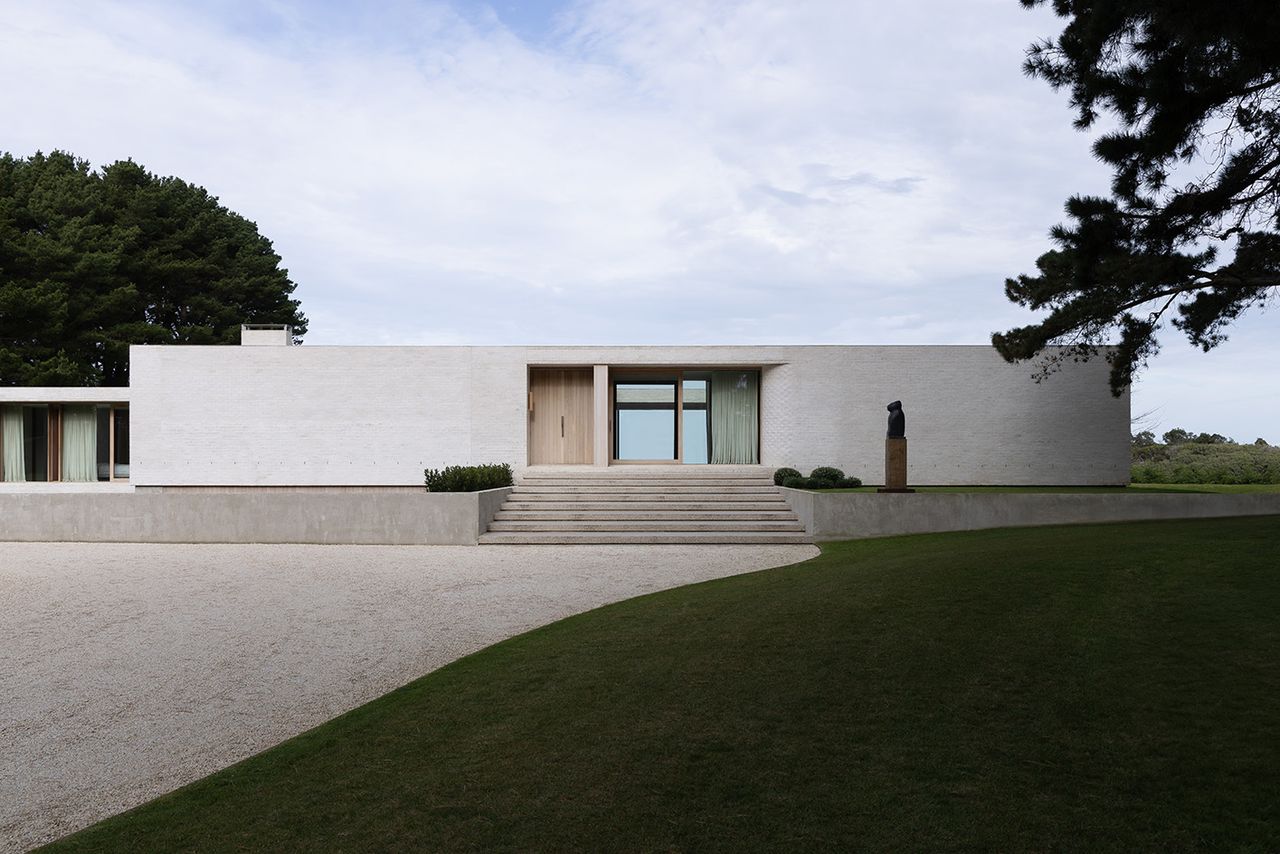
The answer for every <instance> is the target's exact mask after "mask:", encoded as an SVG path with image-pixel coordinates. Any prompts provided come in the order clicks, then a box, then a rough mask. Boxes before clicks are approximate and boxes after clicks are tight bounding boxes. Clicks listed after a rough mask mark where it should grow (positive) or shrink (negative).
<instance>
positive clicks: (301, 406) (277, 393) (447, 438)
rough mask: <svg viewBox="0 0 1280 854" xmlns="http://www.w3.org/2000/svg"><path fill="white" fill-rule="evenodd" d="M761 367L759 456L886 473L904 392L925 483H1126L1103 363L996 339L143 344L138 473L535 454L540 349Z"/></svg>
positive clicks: (216, 472)
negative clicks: (947, 342) (530, 386)
mask: <svg viewBox="0 0 1280 854" xmlns="http://www.w3.org/2000/svg"><path fill="white" fill-rule="evenodd" d="M531 364H532V365H554V364H563V365H584V366H585V365H595V364H611V365H615V366H625V365H669V366H691V367H692V366H708V367H714V366H716V365H722V366H723V365H735V366H748V365H750V366H760V367H761V368H762V375H763V381H762V391H761V412H762V431H761V462H762V463H764V464H765V465H770V466H779V465H791V466H794V467H796V468H799V469H802V470H805V471H807V470H808V469H810V468H812V467H814V466H817V465H836V466H839V467H841V468H843V469H845V470H846V471H847V472H848V473H849V474H853V475H857V476H859V477H862V478H863V479H864V480H867V481H868V482H876V481H878V480H879V479H880V476H881V473H882V468H883V448H884V442H883V439H884V431H885V421H886V414H887V413H886V412H885V410H884V406H885V404H887V403H888V402H889V401H890V400H893V399H895V398H900V399H901V400H902V401H903V405H904V409H905V411H906V413H907V437H908V440H909V442H910V463H911V465H910V476H911V479H912V481H913V482H915V483H1052V484H1073V483H1121V482H1124V481H1126V480H1127V479H1128V455H1129V449H1128V441H1129V401H1128V396H1127V395H1126V396H1124V397H1121V398H1120V399H1118V400H1117V399H1113V398H1112V397H1111V396H1110V394H1109V392H1108V390H1107V384H1106V365H1105V364H1104V363H1102V362H1096V363H1092V364H1087V365H1071V366H1069V368H1068V369H1066V370H1064V371H1063V372H1062V373H1059V374H1056V375H1054V376H1053V377H1051V378H1050V379H1049V380H1047V381H1046V382H1044V383H1041V384H1039V385H1037V384H1036V383H1034V382H1033V381H1032V380H1031V376H1030V375H1031V371H1032V369H1031V367H1030V366H1027V365H1008V364H1006V363H1005V362H1004V361H1003V360H1001V359H1000V358H999V357H998V356H997V355H996V354H995V352H994V351H993V350H992V349H991V348H989V347H923V346H904V347H853V346H849V347H845V346H840V347H826V346H814V347H803V346H797V347H527V348H526V347H474V348H472V347H313V346H301V347H175V346H169V347H134V348H132V349H131V377H132V384H131V389H130V397H131V399H132V403H131V409H132V412H131V419H132V434H133V435H132V443H133V447H132V456H133V459H132V474H133V482H134V483H135V484H136V485H139V486H159V485H177V484H184V485H194V484H202V485H227V484H253V485H331V484H332V485H357V484H378V485H390V484H417V483H420V482H421V474H422V469H423V468H424V467H438V466H444V465H449V464H455V463H468V462H489V461H506V462H510V463H512V464H514V465H516V466H517V467H521V466H523V465H524V463H525V460H526V457H525V454H526V441H525V440H526V422H525V393H526V385H527V379H526V378H527V367H528V366H529V365H531Z"/></svg>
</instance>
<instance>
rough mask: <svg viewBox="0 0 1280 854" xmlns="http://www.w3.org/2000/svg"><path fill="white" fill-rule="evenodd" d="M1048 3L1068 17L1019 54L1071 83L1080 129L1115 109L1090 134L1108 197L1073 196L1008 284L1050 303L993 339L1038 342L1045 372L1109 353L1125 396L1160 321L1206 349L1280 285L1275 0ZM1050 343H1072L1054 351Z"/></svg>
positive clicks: (1030, 347) (1018, 345) (1064, 84)
mask: <svg viewBox="0 0 1280 854" xmlns="http://www.w3.org/2000/svg"><path fill="white" fill-rule="evenodd" d="M1021 2H1022V5H1023V6H1025V7H1027V8H1032V7H1035V6H1040V5H1043V4H1045V3H1046V2H1048V0H1021ZM1052 7H1053V10H1054V11H1055V12H1056V13H1057V14H1058V15H1059V16H1060V17H1062V18H1065V19H1067V24H1066V26H1065V28H1064V30H1063V31H1062V33H1061V34H1060V35H1059V36H1058V37H1057V38H1056V39H1048V40H1044V41H1042V42H1039V43H1037V44H1034V45H1032V46H1031V48H1030V49H1029V50H1028V52H1027V60H1026V63H1025V66H1024V68H1025V71H1026V72H1027V73H1028V74H1029V75H1031V76H1033V77H1038V78H1040V79H1043V80H1045V81H1047V82H1048V83H1049V84H1050V85H1051V86H1052V87H1053V88H1054V89H1067V90H1068V91H1069V92H1070V93H1071V106H1072V107H1073V108H1074V109H1075V111H1076V119H1075V125H1076V127H1077V128H1081V129H1086V128H1092V127H1093V126H1094V125H1095V123H1097V121H1098V119H1099V117H1100V116H1102V115H1104V114H1105V115H1107V116H1108V117H1109V118H1110V120H1112V122H1113V123H1114V125H1115V127H1114V129H1111V130H1108V131H1106V132H1105V133H1102V134H1101V135H1099V136H1098V137H1097V139H1096V140H1095V142H1094V145H1093V152H1094V154H1095V155H1096V156H1097V157H1098V158H1099V159H1100V160H1101V161H1102V162H1104V163H1106V164H1107V165H1108V166H1110V167H1111V169H1112V183H1111V196H1110V197H1109V198H1101V197H1092V196H1073V197H1072V198H1071V199H1070V200H1069V201H1068V202H1067V204H1066V213H1067V216H1068V219H1069V222H1068V223H1067V224H1065V225H1058V226H1057V227H1055V228H1054V229H1053V230H1052V231H1051V232H1050V236H1051V238H1052V241H1053V243H1054V244H1056V248H1055V249H1053V250H1051V251H1049V252H1046V253H1045V254H1044V255H1042V256H1041V257H1040V258H1039V259H1038V260H1037V262H1036V267H1037V270H1038V272H1037V273H1036V274H1035V275H1025V274H1024V275H1020V276H1018V277H1017V278H1015V279H1009V280H1007V281H1006V283H1005V292H1006V294H1007V295H1008V297H1009V299H1010V300H1012V301H1013V302H1016V303H1018V304H1020V305H1023V306H1026V307H1027V308H1030V309H1033V310H1047V312H1048V313H1047V315H1046V316H1045V317H1044V318H1043V319H1042V320H1041V321H1040V322H1038V323H1035V324H1032V325H1028V326H1022V327H1019V328H1016V329H1011V330H1009V331H1007V332H1004V333H998V334H996V335H994V336H992V342H993V343H994V344H995V346H996V348H997V349H998V350H999V351H1000V353H1001V355H1003V356H1004V357H1005V358H1006V359H1008V360H1009V361H1017V360H1023V359H1031V358H1035V357H1037V356H1038V355H1039V356H1040V358H1041V360H1042V361H1041V365H1042V371H1041V373H1042V375H1043V374H1045V373H1048V372H1051V371H1052V370H1054V369H1055V368H1056V367H1057V366H1058V365H1060V364H1061V363H1062V362H1064V361H1066V360H1071V359H1081V358H1091V357H1094V356H1097V355H1098V354H1099V353H1104V354H1105V357H1106V358H1107V359H1109V360H1110V363H1111V389H1112V392H1113V393H1114V394H1117V395H1118V394H1120V393H1121V392H1122V391H1123V389H1124V388H1125V387H1126V386H1128V385H1129V383H1130V382H1131V381H1132V379H1133V376H1134V374H1135V371H1137V370H1139V369H1140V368H1141V367H1142V366H1144V365H1145V364H1146V363H1147V360H1148V358H1149V357H1151V356H1152V355H1154V354H1155V353H1156V352H1157V351H1158V349H1159V342H1158V340H1157V334H1158V331H1159V330H1160V329H1161V328H1162V325H1163V322H1164V321H1165V320H1166V319H1169V320H1171V322H1172V324H1173V326H1174V327H1176V328H1177V329H1179V330H1181V331H1182V332H1183V333H1184V334H1185V335H1186V336H1187V338H1188V339H1189V340H1190V341H1191V342H1192V343H1193V344H1195V345H1197V346H1199V347H1201V348H1202V349H1204V350H1206V351H1207V350H1210V349H1212V348H1213V347H1215V346H1217V345H1218V344H1220V343H1222V342H1223V341H1224V340H1226V329H1227V327H1228V326H1229V325H1230V324H1231V323H1232V322H1233V321H1235V320H1236V319H1237V318H1239V317H1240V315H1242V314H1243V313H1244V312H1245V311H1247V310H1248V309H1250V308H1253V307H1256V306H1260V305H1263V304H1264V303H1266V302H1267V301H1268V300H1269V299H1272V298H1274V296H1275V294H1276V289H1277V286H1280V234H1278V233H1277V231H1278V229H1280V3H1277V2H1276V0H1236V1H1235V2H1232V3H1197V2H1177V3H1173V2H1168V0H1052ZM1108 343H1114V344H1115V347H1114V349H1106V350H1103V349H1102V345H1104V344H1108ZM1051 344H1058V345H1063V349H1062V350H1056V351H1052V352H1051V353H1049V354H1045V351H1044V348H1045V347H1046V346H1048V345H1051Z"/></svg>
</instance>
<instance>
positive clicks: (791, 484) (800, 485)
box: [779, 472, 813, 489]
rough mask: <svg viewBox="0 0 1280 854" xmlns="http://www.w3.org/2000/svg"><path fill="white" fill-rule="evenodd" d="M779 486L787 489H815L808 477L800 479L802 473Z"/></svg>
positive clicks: (797, 473)
mask: <svg viewBox="0 0 1280 854" xmlns="http://www.w3.org/2000/svg"><path fill="white" fill-rule="evenodd" d="M779 486H785V487H786V488H787V489H813V486H812V484H811V482H810V480H809V478H807V477H800V473H799V472H796V474H795V475H792V476H791V477H789V478H787V479H786V480H784V481H783V482H782V483H781V484H779Z"/></svg>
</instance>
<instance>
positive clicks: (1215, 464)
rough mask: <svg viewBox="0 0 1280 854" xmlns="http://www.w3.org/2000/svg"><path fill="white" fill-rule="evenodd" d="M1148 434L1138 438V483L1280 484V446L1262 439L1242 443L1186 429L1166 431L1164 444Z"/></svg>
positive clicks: (1135, 462)
mask: <svg viewBox="0 0 1280 854" xmlns="http://www.w3.org/2000/svg"><path fill="white" fill-rule="evenodd" d="M1148 437H1151V434H1150V433H1139V434H1138V435H1137V436H1135V437H1134V440H1135V441H1134V445H1133V468H1132V471H1131V473H1130V477H1131V478H1132V480H1133V482H1134V483H1280V448H1277V447H1274V446H1272V445H1268V444H1267V443H1266V442H1264V441H1263V440H1261V439H1258V440H1257V441H1255V442H1254V443H1252V444H1249V445H1241V444H1237V443H1235V442H1233V441H1232V440H1230V439H1228V438H1226V437H1224V436H1220V435H1218V434H1216V433H1212V434H1206V433H1201V434H1191V433H1188V432H1187V431H1184V430H1171V431H1169V432H1168V433H1165V434H1164V438H1165V439H1166V442H1165V443H1164V444H1161V443H1158V442H1155V441H1152V440H1151V439H1149V438H1148ZM1170 439H1173V440H1175V441H1168V440H1170ZM1176 440H1181V441H1176Z"/></svg>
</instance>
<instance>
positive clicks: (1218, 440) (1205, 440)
mask: <svg viewBox="0 0 1280 854" xmlns="http://www.w3.org/2000/svg"><path fill="white" fill-rule="evenodd" d="M1191 441H1193V442H1195V443H1196V444H1197V445H1234V444H1235V443H1236V440H1235V439H1232V438H1230V437H1229V436H1224V435H1222V434H1221V433H1199V434H1197V435H1196V437H1195V438H1194V439H1192V440H1191Z"/></svg>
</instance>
